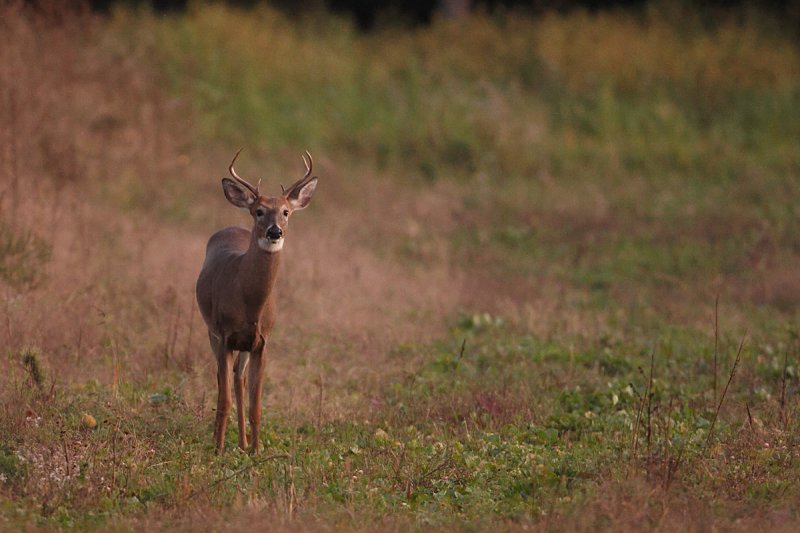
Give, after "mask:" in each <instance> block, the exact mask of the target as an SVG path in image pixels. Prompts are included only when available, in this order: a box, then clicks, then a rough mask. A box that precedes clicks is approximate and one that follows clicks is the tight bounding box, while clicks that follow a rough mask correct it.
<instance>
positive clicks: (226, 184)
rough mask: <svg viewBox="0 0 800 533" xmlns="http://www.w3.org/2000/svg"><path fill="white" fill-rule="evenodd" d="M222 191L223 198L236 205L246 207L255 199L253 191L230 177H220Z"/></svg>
mask: <svg viewBox="0 0 800 533" xmlns="http://www.w3.org/2000/svg"><path fill="white" fill-rule="evenodd" d="M222 191H223V192H224V193H225V198H227V199H228V201H229V202H230V203H232V204H233V205H235V206H236V207H242V208H244V209H247V208H249V207H250V206H251V205H252V204H253V202H255V201H256V199H255V198H254V197H253V193H251V192H250V191H248V190H247V189H245V188H244V187H242V186H241V185H239V184H238V183H236V182H235V181H233V180H232V179H228V178H222Z"/></svg>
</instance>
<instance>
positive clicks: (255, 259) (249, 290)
mask: <svg viewBox="0 0 800 533" xmlns="http://www.w3.org/2000/svg"><path fill="white" fill-rule="evenodd" d="M280 257H281V252H274V253H270V252H266V251H264V250H262V249H261V248H260V247H259V246H258V241H257V239H256V238H255V237H253V238H252V239H251V240H250V247H249V248H248V249H247V252H246V253H245V254H244V255H243V256H242V263H241V266H240V268H239V275H240V279H241V280H242V289H243V292H244V295H243V296H244V300H245V303H246V304H247V308H248V309H247V310H248V313H247V314H248V316H249V317H258V316H260V314H261V311H262V309H263V308H264V306H265V305H266V304H267V302H268V301H270V300H271V299H272V289H273V287H274V286H275V280H276V279H277V277H278V266H279V265H280ZM256 320H257V318H256Z"/></svg>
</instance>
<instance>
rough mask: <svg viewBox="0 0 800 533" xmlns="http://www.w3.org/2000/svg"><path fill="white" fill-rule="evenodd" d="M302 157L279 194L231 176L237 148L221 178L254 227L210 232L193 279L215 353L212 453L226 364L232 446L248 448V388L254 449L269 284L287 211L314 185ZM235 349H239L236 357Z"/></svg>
mask: <svg viewBox="0 0 800 533" xmlns="http://www.w3.org/2000/svg"><path fill="white" fill-rule="evenodd" d="M240 152H241V150H240ZM306 155H307V156H308V160H306V157H305V156H303V162H305V164H306V174H305V176H303V177H302V178H300V179H299V180H297V182H295V183H294V185H292V186H291V187H289V188H288V189H286V190H284V189H283V186H281V191H282V194H281V195H280V196H262V195H261V193H259V191H258V186H255V187H253V186H252V185H251V184H250V183H248V182H247V181H245V180H243V179H242V178H240V177H239V175H238V174H236V171H235V170H234V168H233V164H234V163H235V162H236V158H237V157H238V156H239V152H237V153H236V155H235V156H234V158H233V161H231V164H230V166H229V167H228V172H230V174H231V177H232V178H233V179H230V178H223V179H222V190H223V192H224V193H225V197H226V198H227V199H228V201H229V202H230V203H232V204H233V205H235V206H236V207H241V208H242V209H247V210H248V211H249V212H250V215H251V216H252V217H253V229H252V230H247V229H245V228H238V227H230V228H225V229H223V230H220V231H218V232H216V233H215V234H214V235H212V236H211V238H210V239H209V240H208V246H207V247H206V258H205V262H204V263H203V268H202V270H201V271H200V276H199V277H198V278H197V304H198V306H199V307H200V313H201V314H202V315H203V320H205V322H206V325H207V326H208V339H209V341H210V342H211V349H212V350H213V351H214V356H215V357H216V359H217V386H218V388H219V397H218V398H217V415H216V420H215V423H214V441H215V443H216V449H217V453H220V452H221V451H222V450H223V448H224V446H225V426H226V425H227V423H228V415H229V414H230V411H231V370H233V385H234V389H235V392H236V410H237V412H238V418H239V447H240V448H242V449H246V448H247V441H248V437H247V435H246V434H245V420H244V391H245V387H249V388H248V392H249V394H248V396H249V403H250V406H249V407H250V409H249V412H248V415H249V416H248V417H249V419H250V439H251V443H252V444H251V446H252V447H251V452H256V451H257V450H258V430H259V426H260V423H261V388H262V384H263V381H264V368H265V364H264V363H265V362H264V359H265V347H266V344H267V339H268V338H269V334H270V332H271V331H272V326H273V324H274V323H275V295H274V293H273V287H274V286H275V278H276V277H277V274H278V264H279V263H280V256H281V254H280V251H281V249H282V248H283V240H284V237H285V232H286V226H287V225H288V224H289V216H290V215H291V214H292V212H294V211H297V210H298V209H303V208H304V207H306V206H307V205H308V203H309V202H310V201H311V196H312V195H313V194H314V189H315V188H316V186H317V177H316V176H314V177H311V168H312V165H313V161H312V160H311V154H309V153H308V152H306ZM260 183H261V182H260V181H259V185H260ZM234 352H239V355H238V356H237V357H236V360H235V361H234V357H233V355H234ZM248 367H249V368H248ZM245 373H247V374H246V375H245Z"/></svg>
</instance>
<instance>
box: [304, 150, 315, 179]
mask: <svg viewBox="0 0 800 533" xmlns="http://www.w3.org/2000/svg"><path fill="white" fill-rule="evenodd" d="M306 156H308V161H306ZM303 163H305V164H306V175H305V176H303V180H302V181H305V179H306V178H308V177H309V176H310V175H311V167H313V166H314V160H313V159H311V154H310V153H309V152H308V150H306V153H305V154H304V155H303Z"/></svg>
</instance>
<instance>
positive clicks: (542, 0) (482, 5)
mask: <svg viewBox="0 0 800 533" xmlns="http://www.w3.org/2000/svg"><path fill="white" fill-rule="evenodd" d="M217 1H223V2H224V3H227V4H230V5H234V6H239V7H253V6H255V5H257V4H263V3H269V4H272V5H274V6H277V7H279V8H280V9H283V10H285V11H288V12H291V13H298V12H302V11H309V10H319V9H328V10H330V11H333V12H335V13H339V14H343V15H349V16H351V17H353V19H354V20H355V21H356V23H357V24H358V26H359V28H361V29H362V30H369V29H371V28H373V27H374V26H375V25H376V24H377V23H379V22H381V21H384V20H392V21H400V22H401V23H407V24H410V25H417V24H427V23H429V22H430V21H431V19H432V18H433V16H434V14H435V13H437V12H439V13H441V14H442V15H444V16H451V17H458V16H461V15H463V14H465V13H468V12H469V11H470V10H473V9H480V10H483V11H489V12H492V11H495V10H497V9H508V8H516V9H522V10H527V11H529V12H530V13H532V14H538V13H543V12H546V11H558V12H562V13H563V12H567V11H570V10H573V9H578V8H582V9H587V10H589V11H599V10H605V9H616V8H628V9H640V8H642V7H644V6H646V4H648V0H387V1H384V2H375V1H373V0H217ZM33 3H37V2H36V1H35V0H34V2H33ZM89 3H90V5H91V7H92V9H93V10H95V11H107V10H108V9H109V8H110V7H111V6H113V5H115V4H122V5H128V6H149V7H150V8H152V9H154V10H156V11H159V12H168V11H182V10H185V9H186V8H187V6H188V5H189V3H190V1H189V0H90V2H89ZM677 3H679V4H682V5H683V6H684V7H690V8H691V7H696V8H698V9H711V10H714V11H719V10H728V9H742V8H745V9H748V8H757V9H760V10H762V11H768V12H771V13H773V14H775V15H776V16H778V17H779V18H781V19H783V20H784V21H787V22H788V21H798V20H800V0H763V1H761V2H756V1H752V0H710V1H701V0H679V1H678V2H677Z"/></svg>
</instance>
